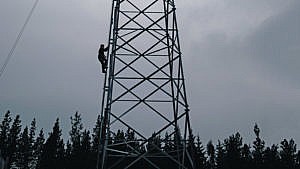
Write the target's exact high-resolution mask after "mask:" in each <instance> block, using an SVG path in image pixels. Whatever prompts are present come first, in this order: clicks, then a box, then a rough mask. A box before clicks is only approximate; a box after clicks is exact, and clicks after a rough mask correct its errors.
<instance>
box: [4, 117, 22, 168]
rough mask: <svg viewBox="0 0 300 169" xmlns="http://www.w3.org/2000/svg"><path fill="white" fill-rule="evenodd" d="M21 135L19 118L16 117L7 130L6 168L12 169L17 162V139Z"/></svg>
mask: <svg viewBox="0 0 300 169" xmlns="http://www.w3.org/2000/svg"><path fill="white" fill-rule="evenodd" d="M20 133H21V120H20V116H19V115H17V116H16V117H15V119H14V122H13V124H12V126H11V128H10V130H9V134H8V153H7V157H8V167H13V166H15V165H16V162H17V147H18V145H19V142H18V141H19V138H20Z"/></svg>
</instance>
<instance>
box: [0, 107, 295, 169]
mask: <svg viewBox="0 0 300 169" xmlns="http://www.w3.org/2000/svg"><path fill="white" fill-rule="evenodd" d="M100 122H101V119H100V116H98V118H97V120H96V124H95V126H94V128H93V130H92V131H89V130H86V129H84V128H83V124H82V121H81V115H80V114H79V113H78V112H76V113H75V115H74V116H72V117H71V129H70V131H69V139H68V140H65V141H64V140H63V138H62V131H61V128H60V124H59V119H57V120H56V121H55V123H54V126H53V129H52V131H51V132H49V133H48V134H45V133H44V131H43V129H41V130H40V131H37V127H36V120H35V119H33V120H32V122H31V124H30V126H23V127H22V125H21V119H20V116H19V115H16V116H15V117H14V118H13V117H11V113H10V112H9V111H7V112H6V113H5V115H4V117H3V120H2V122H1V124H0V151H1V154H0V157H2V159H4V161H5V162H6V167H5V168H6V169H13V168H18V169H95V168H96V163H97V152H98V145H99V133H100V132H99V131H100ZM254 133H255V135H256V138H255V139H254V141H253V144H245V143H243V139H242V137H241V135H240V134H239V133H236V134H234V135H231V136H229V137H228V138H226V139H225V140H224V141H218V143H217V145H214V144H213V142H212V141H209V142H208V144H207V145H203V144H202V143H201V141H200V138H199V136H198V137H193V138H190V139H191V140H192V141H191V142H190V144H189V147H188V148H189V149H190V148H191V149H193V151H192V152H193V154H192V156H193V158H194V160H195V161H194V164H195V166H196V168H197V169H300V151H297V148H296V144H295V142H294V140H293V139H291V140H286V139H284V140H282V141H281V142H280V144H279V145H277V144H274V145H272V146H266V145H265V142H264V141H263V140H262V139H261V137H260V130H259V128H258V126H257V125H255V126H254ZM165 137H168V136H167V134H166V136H165ZM164 139H165V138H164V137H162V136H157V137H155V138H154V139H153V140H151V142H152V144H155V145H156V146H157V147H159V148H160V149H161V150H163V151H166V152H168V151H173V149H174V146H172V145H171V144H162V142H163V140H164ZM113 140H115V142H120V143H122V142H125V141H131V142H132V141H133V144H132V145H131V146H137V147H138V144H139V143H138V142H134V140H136V136H135V134H134V132H133V131H131V130H127V131H121V130H119V131H118V132H117V134H116V136H114V138H113ZM134 144H137V145H134ZM148 146H151V145H148ZM124 148H126V147H120V149H124ZM140 151H145V150H142V149H141V150H140ZM0 168H1V159H0Z"/></svg>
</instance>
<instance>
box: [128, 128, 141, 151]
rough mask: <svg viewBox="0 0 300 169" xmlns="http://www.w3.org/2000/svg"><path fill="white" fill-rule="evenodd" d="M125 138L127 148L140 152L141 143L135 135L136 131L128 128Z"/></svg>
mask: <svg viewBox="0 0 300 169" xmlns="http://www.w3.org/2000/svg"><path fill="white" fill-rule="evenodd" d="M125 140H126V143H127V144H126V145H127V148H126V149H127V150H128V151H131V152H133V153H137V152H140V150H139V143H138V141H137V139H136V137H135V134H134V131H133V130H131V129H130V128H128V129H127V131H126V134H125Z"/></svg>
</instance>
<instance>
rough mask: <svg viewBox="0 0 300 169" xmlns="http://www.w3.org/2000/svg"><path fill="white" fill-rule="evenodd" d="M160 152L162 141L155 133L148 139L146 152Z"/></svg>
mask: <svg viewBox="0 0 300 169" xmlns="http://www.w3.org/2000/svg"><path fill="white" fill-rule="evenodd" d="M161 150H162V140H161V137H160V135H157V134H156V133H153V134H152V136H151V137H150V139H149V142H148V145H147V151H148V152H149V153H160V152H161Z"/></svg>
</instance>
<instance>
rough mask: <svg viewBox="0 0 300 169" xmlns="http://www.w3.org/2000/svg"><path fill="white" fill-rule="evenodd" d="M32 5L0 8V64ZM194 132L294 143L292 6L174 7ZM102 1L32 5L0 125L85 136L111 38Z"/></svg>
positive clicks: (14, 0) (295, 27)
mask: <svg viewBox="0 0 300 169" xmlns="http://www.w3.org/2000/svg"><path fill="white" fill-rule="evenodd" d="M33 3H34V0H25V1H18V0H3V1H1V2H0V23H1V26H0V64H1V66H2V64H3V63H4V60H5V58H6V56H7V54H8V53H9V50H10V48H11V47H12V45H13V43H14V40H15V39H16V37H17V34H18V32H19V31H20V29H21V27H22V24H23V23H24V21H25V18H26V16H27V15H28V12H29V10H30V8H31V7H32V5H33ZM176 4H177V10H178V11H177V19H178V22H179V29H180V32H179V33H180V40H181V45H182V52H183V54H184V56H183V57H184V58H183V62H184V70H185V77H186V84H187V92H188V100H189V103H190V107H191V121H192V125H193V131H194V132H195V133H196V134H199V135H200V136H201V138H202V140H203V141H204V142H207V141H208V140H210V139H213V140H215V141H216V140H217V139H221V140H223V139H224V138H226V137H227V136H229V135H230V134H233V133H235V132H240V133H241V134H242V136H243V137H244V138H245V140H246V142H248V143H250V142H251V140H253V139H254V133H253V132H252V129H253V126H254V123H255V122H257V123H258V124H259V125H260V127H261V130H262V136H263V138H264V139H265V140H266V142H267V144H271V143H279V142H280V140H281V139H282V138H295V140H296V142H297V143H300V135H299V130H300V123H299V120H300V104H299V103H300V76H299V75H298V74H299V72H300V71H299V70H298V69H300V56H299V54H300V19H299V16H300V1H299V0H177V1H176ZM110 8H111V1H109V0H84V1H82V0H51V1H50V0H40V2H39V4H38V6H37V8H36V10H35V12H34V15H33V16H32V18H31V20H30V22H29V24H28V26H27V27H26V30H25V32H24V34H23V37H22V39H21V41H20V42H19V44H18V46H17V48H16V50H15V53H14V55H13V57H12V59H11V61H10V62H9V64H8V66H7V69H6V71H5V73H4V74H3V76H2V77H1V79H0V112H1V113H0V115H1V118H2V117H3V114H4V113H5V112H6V111H7V110H11V112H12V114H13V115H16V114H20V115H21V118H22V119H23V123H24V124H29V122H30V121H31V120H32V118H33V117H36V118H37V121H38V126H39V127H40V128H44V129H45V130H46V131H47V132H48V131H49V130H50V128H51V127H52V125H53V123H54V120H55V118H56V117H59V118H60V119H61V123H62V127H63V130H64V133H65V134H66V133H67V132H68V130H69V123H70V120H69V118H70V116H71V115H73V114H74V113H75V112H76V111H79V112H80V113H81V114H82V117H83V121H84V124H85V127H87V128H91V127H92V126H93V125H94V123H95V118H96V116H97V114H98V112H99V108H100V102H101V97H100V95H101V93H102V84H103V75H102V74H101V73H100V66H99V63H98V62H97V58H96V57H97V50H98V44H99V43H101V42H106V41H107V38H108V31H109V21H110V18H109V17H110Z"/></svg>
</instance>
